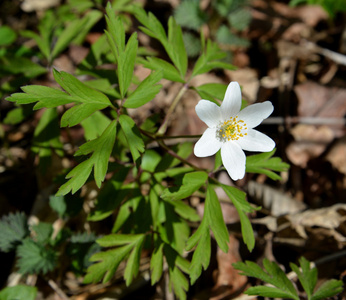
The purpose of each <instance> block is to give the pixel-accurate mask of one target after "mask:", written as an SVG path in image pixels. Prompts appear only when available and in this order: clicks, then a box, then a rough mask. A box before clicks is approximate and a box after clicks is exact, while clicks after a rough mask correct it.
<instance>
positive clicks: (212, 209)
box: [204, 184, 229, 253]
mask: <svg viewBox="0 0 346 300" xmlns="http://www.w3.org/2000/svg"><path fill="white" fill-rule="evenodd" d="M204 212H205V213H206V214H207V217H208V222H209V226H210V228H211V230H212V231H213V233H214V236H215V240H216V242H217V244H218V246H219V247H220V249H221V250H222V251H223V252H225V253H227V251H228V243H229V235H228V230H227V227H226V224H225V221H224V220H223V216H222V211H221V206H220V202H219V200H218V198H217V195H216V193H215V191H214V189H213V187H212V186H211V185H210V184H209V185H208V187H207V196H206V199H205V207H204Z"/></svg>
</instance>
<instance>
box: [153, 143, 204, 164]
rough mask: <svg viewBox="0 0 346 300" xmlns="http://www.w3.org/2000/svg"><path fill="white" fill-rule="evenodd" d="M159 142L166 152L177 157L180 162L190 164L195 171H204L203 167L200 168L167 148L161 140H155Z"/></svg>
mask: <svg viewBox="0 0 346 300" xmlns="http://www.w3.org/2000/svg"><path fill="white" fill-rule="evenodd" d="M157 143H158V144H159V146H160V147H161V148H162V149H163V150H165V151H166V152H167V153H168V154H170V155H172V156H173V157H175V158H176V159H179V160H180V161H181V162H182V163H184V164H186V165H188V166H190V167H191V168H194V169H195V170H196V171H205V170H204V169H201V168H199V167H197V166H195V165H194V164H192V163H190V162H189V161H187V160H186V159H185V158H182V157H181V156H179V155H178V154H177V153H175V152H174V151H173V150H172V149H170V148H168V147H167V146H166V144H165V143H164V142H163V141H158V142H157Z"/></svg>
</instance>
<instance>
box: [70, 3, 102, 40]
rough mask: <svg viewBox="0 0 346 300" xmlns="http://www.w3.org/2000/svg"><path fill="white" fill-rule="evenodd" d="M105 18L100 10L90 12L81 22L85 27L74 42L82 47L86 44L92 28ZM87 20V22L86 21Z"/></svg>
mask: <svg viewBox="0 0 346 300" xmlns="http://www.w3.org/2000/svg"><path fill="white" fill-rule="evenodd" d="M102 17H103V13H102V12H101V11H99V10H95V9H93V10H89V11H88V12H87V13H86V14H85V16H84V17H83V19H82V20H81V22H83V26H82V28H81V29H80V31H79V32H78V35H77V36H76V37H75V38H74V40H73V42H74V43H75V44H77V45H80V44H82V43H83V42H84V40H85V37H86V35H87V34H88V33H89V31H90V30H91V28H92V27H93V26H94V25H95V24H96V23H97V22H98V21H99V20H100V19H101V18H102ZM84 19H85V20H84Z"/></svg>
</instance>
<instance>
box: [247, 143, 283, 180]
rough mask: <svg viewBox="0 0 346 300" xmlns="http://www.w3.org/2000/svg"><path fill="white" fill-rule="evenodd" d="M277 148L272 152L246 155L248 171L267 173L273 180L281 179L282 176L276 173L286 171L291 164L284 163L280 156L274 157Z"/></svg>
mask: <svg viewBox="0 0 346 300" xmlns="http://www.w3.org/2000/svg"><path fill="white" fill-rule="evenodd" d="M275 151H276V149H274V150H272V151H270V152H263V153H261V154H256V155H251V156H247V157H246V171H247V172H249V173H260V174H265V175H267V176H268V177H269V178H271V179H273V180H279V179H281V176H279V175H278V174H276V173H274V172H273V171H276V172H284V171H287V170H288V168H289V164H287V163H284V162H283V161H282V160H281V158H279V157H272V156H273V155H274V153H275Z"/></svg>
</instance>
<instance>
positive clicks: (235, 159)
mask: <svg viewBox="0 0 346 300" xmlns="http://www.w3.org/2000/svg"><path fill="white" fill-rule="evenodd" d="M240 107H241V91H240V86H239V84H238V83H237V82H231V83H230V84H229V85H228V87H227V90H226V94H225V97H224V99H223V102H222V104H221V106H218V105H216V104H215V103H213V102H211V101H208V100H200V101H199V102H198V104H197V105H196V113H197V115H198V117H199V118H200V119H201V120H202V121H203V122H204V123H205V124H207V126H208V128H207V129H206V130H205V131H204V133H203V135H202V137H201V138H200V139H199V140H198V142H197V143H196V145H195V148H194V153H195V155H196V156H198V157H207V156H211V155H214V154H215V153H216V152H217V151H219V150H220V149H221V158H222V162H223V165H224V166H225V168H226V170H227V172H228V174H229V176H230V177H231V178H232V179H233V180H238V179H241V178H243V177H244V175H245V164H246V157H245V153H244V151H243V150H246V151H258V152H268V151H271V150H273V149H274V147H275V142H274V141H273V140H272V139H271V138H269V137H268V136H266V135H265V134H263V133H261V132H259V131H257V130H255V129H253V128H254V127H256V126H258V125H259V124H260V123H261V122H262V121H263V120H264V119H266V118H267V117H268V116H269V115H270V114H271V113H272V112H273V109H274V108H273V105H272V104H271V102H269V101H265V102H263V103H256V104H252V105H249V106H247V107H246V108H244V109H243V110H240Z"/></svg>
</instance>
